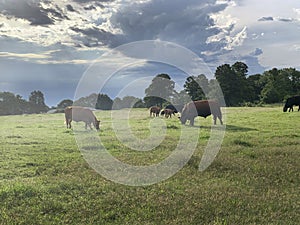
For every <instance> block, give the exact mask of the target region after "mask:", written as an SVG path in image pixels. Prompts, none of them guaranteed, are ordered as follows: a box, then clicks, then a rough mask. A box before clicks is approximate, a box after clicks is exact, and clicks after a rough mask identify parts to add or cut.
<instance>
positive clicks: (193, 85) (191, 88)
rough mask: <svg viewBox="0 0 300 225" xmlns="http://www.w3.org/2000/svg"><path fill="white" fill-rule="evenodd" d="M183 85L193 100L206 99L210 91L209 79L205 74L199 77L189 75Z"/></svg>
mask: <svg viewBox="0 0 300 225" xmlns="http://www.w3.org/2000/svg"><path fill="white" fill-rule="evenodd" d="M183 87H184V90H185V91H186V93H188V95H189V96H190V97H191V99H192V100H193V101H196V100H201V99H206V98H207V96H206V95H207V94H208V91H209V81H208V79H207V78H206V76H205V75H204V74H201V75H199V76H197V77H195V76H189V77H188V78H187V79H186V81H185V84H184V86H183Z"/></svg>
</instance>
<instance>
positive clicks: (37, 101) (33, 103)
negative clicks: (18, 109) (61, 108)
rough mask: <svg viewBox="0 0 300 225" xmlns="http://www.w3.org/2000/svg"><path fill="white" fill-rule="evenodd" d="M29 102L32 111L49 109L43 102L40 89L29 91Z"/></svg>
mask: <svg viewBox="0 0 300 225" xmlns="http://www.w3.org/2000/svg"><path fill="white" fill-rule="evenodd" d="M29 104H30V111H31V112H32V113H42V112H47V110H49V107H48V106H47V105H46V104H45V99H44V94H43V93H42V92H41V91H33V92H31V93H30V96H29Z"/></svg>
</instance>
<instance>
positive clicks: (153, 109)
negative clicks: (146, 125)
mask: <svg viewBox="0 0 300 225" xmlns="http://www.w3.org/2000/svg"><path fill="white" fill-rule="evenodd" d="M160 110H161V109H160V107H158V106H152V107H151V108H150V117H151V116H152V115H153V116H159V113H160Z"/></svg>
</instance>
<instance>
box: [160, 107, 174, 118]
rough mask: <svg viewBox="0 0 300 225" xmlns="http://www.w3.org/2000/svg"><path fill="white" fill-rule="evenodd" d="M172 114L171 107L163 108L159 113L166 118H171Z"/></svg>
mask: <svg viewBox="0 0 300 225" xmlns="http://www.w3.org/2000/svg"><path fill="white" fill-rule="evenodd" d="M172 114H173V115H175V112H174V110H172V109H163V110H162V111H161V113H160V115H165V117H166V118H169V117H170V118H171V117H172Z"/></svg>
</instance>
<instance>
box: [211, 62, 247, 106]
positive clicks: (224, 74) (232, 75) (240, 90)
mask: <svg viewBox="0 0 300 225" xmlns="http://www.w3.org/2000/svg"><path fill="white" fill-rule="evenodd" d="M247 72H248V66H247V65H246V64H245V63H243V62H236V63H235V64H233V65H232V66H230V65H229V64H224V65H221V66H218V67H217V70H216V72H215V77H216V79H217V81H218V82H219V84H220V86H221V88H222V91H223V94H224V99H225V102H226V105H228V106H237V105H240V104H241V103H242V102H244V101H247V100H248V99H249V98H250V96H249V89H248V84H247V79H246V75H247Z"/></svg>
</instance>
